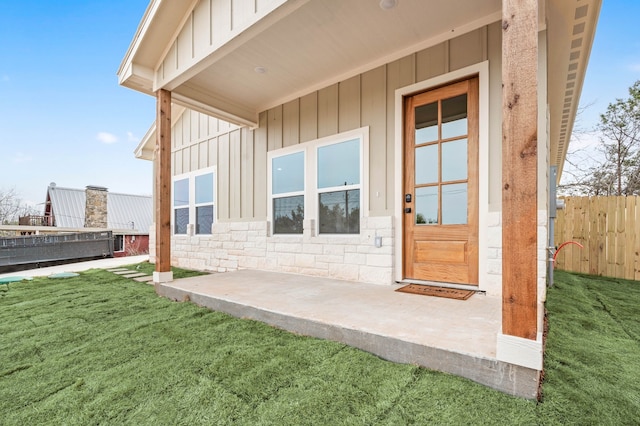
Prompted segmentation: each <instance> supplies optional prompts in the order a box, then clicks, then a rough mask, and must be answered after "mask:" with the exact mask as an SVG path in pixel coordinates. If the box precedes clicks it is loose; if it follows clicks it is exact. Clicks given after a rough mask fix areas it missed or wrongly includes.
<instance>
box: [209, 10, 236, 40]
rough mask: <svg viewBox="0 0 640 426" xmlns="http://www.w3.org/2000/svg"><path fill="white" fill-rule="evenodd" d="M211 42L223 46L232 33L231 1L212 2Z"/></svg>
mask: <svg viewBox="0 0 640 426" xmlns="http://www.w3.org/2000/svg"><path fill="white" fill-rule="evenodd" d="M211 22H212V25H211V40H212V44H213V45H214V46H218V45H221V44H222V43H223V42H224V41H225V39H226V38H227V37H228V36H229V31H231V0H211Z"/></svg>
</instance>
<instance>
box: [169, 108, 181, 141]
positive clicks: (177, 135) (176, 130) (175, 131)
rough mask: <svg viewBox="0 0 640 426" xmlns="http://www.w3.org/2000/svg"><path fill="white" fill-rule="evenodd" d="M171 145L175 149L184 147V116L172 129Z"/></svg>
mask: <svg viewBox="0 0 640 426" xmlns="http://www.w3.org/2000/svg"><path fill="white" fill-rule="evenodd" d="M171 133H172V135H171V136H172V137H171V144H172V147H173V148H179V147H181V146H182V116H181V117H180V118H179V119H178V120H177V121H176V124H174V125H173V127H172V128H171Z"/></svg>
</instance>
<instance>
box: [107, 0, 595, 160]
mask: <svg viewBox="0 0 640 426" xmlns="http://www.w3.org/2000/svg"><path fill="white" fill-rule="evenodd" d="M273 1H276V0H273ZM379 3H380V0H349V1H344V0H288V1H283V2H282V4H281V5H280V6H279V7H277V8H276V9H275V10H274V11H272V12H271V13H270V14H268V15H267V16H265V17H263V19H261V20H260V21H258V22H257V23H256V24H253V25H252V26H250V27H249V28H247V29H245V30H244V31H243V32H242V33H239V34H238V35H236V36H235V37H234V38H232V39H231V40H230V41H228V42H227V43H226V44H225V45H223V46H221V47H220V48H218V49H216V50H215V51H213V52H212V53H210V54H209V55H207V56H206V57H204V58H203V59H202V60H200V61H198V62H195V63H192V64H190V66H188V67H185V69H184V70H180V73H178V74H177V75H175V76H173V77H171V78H170V79H166V78H163V77H162V74H163V72H164V71H163V69H162V66H163V65H162V64H163V61H164V60H165V58H167V56H168V55H170V54H176V55H177V53H176V52H173V51H172V50H171V47H172V45H175V44H177V43H178V41H176V40H177V38H178V36H177V34H179V31H180V29H181V28H183V27H184V26H185V25H188V23H189V22H190V19H193V17H192V11H193V9H194V8H195V7H196V4H198V2H195V1H194V2H186V1H179V2H176V1H172V0H152V1H151V3H150V5H149V8H148V9H147V12H146V13H145V16H144V17H143V21H142V22H141V24H140V27H139V28H138V32H137V34H136V37H135V38H134V40H133V42H132V44H131V46H130V48H129V51H128V52H127V55H126V57H125V58H124V60H123V63H122V65H121V67H120V70H119V71H118V76H119V78H120V84H122V85H124V86H127V87H130V88H132V89H134V90H138V91H141V92H144V93H148V94H152V93H154V92H155V91H156V90H158V89H160V88H164V89H167V90H171V91H172V93H173V100H174V102H176V103H179V104H181V105H184V106H187V107H190V108H192V109H195V110H197V111H200V112H203V113H207V114H210V115H213V116H216V117H218V118H220V119H223V120H226V121H230V122H233V123H236V124H241V125H250V126H256V125H257V120H258V114H259V113H260V112H261V111H264V110H266V109H269V108H270V107H273V106H277V105H280V104H282V103H285V102H287V101H289V100H292V99H295V98H297V97H299V96H302V95H305V94H308V93H310V92H312V91H313V90H317V89H320V88H323V87H326V86H327V85H330V84H332V83H336V82H338V81H341V80H344V79H346V78H349V77H352V76H354V75H357V74H358V73H360V72H363V71H366V70H368V69H371V68H374V67H376V66H381V65H383V64H385V63H387V62H390V61H392V60H395V59H397V58H401V57H403V56H405V55H408V54H411V53H413V52H415V51H418V50H420V49H423V48H425V47H428V46H431V45H434V44H436V43H439V42H441V41H444V40H447V39H450V38H452V37H455V36H457V35H461V34H463V33H465V32H468V31H471V30H473V29H476V28H478V27H480V26H482V25H486V24H488V23H491V22H495V21H497V20H500V19H501V8H502V1H501V0H472V1H469V0H448V1H439V0H398V2H397V6H396V7H395V8H393V9H391V10H383V9H382V8H381V7H380V6H379ZM600 4H601V0H547V1H544V0H540V21H541V23H542V24H541V28H544V26H545V25H546V28H547V29H548V31H549V33H548V34H549V41H550V42H549V44H548V46H547V51H548V63H547V70H548V71H547V72H548V95H549V96H548V101H549V109H550V114H551V127H550V135H551V156H550V159H551V163H552V164H557V165H559V166H560V167H561V165H562V162H563V161H564V157H565V154H566V150H567V147H568V141H569V138H570V135H571V130H572V126H573V119H574V117H575V112H576V110H577V106H578V101H579V95H580V90H581V87H582V81H583V78H584V73H585V71H586V66H587V62H588V57H589V53H590V50H591V44H592V41H593V35H594V32H595V25H596V22H597V18H598V13H599V9H600ZM187 5H188V6H187ZM578 39H579V40H578ZM192 50H195V48H194V47H193V44H192ZM257 71H264V72H257ZM541 107H542V106H541Z"/></svg>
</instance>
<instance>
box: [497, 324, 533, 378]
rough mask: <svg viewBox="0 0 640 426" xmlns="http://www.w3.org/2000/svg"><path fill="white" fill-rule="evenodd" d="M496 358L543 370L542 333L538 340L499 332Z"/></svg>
mask: <svg viewBox="0 0 640 426" xmlns="http://www.w3.org/2000/svg"><path fill="white" fill-rule="evenodd" d="M496 358H497V359H498V361H504V362H508V363H509V364H514V365H519V366H522V367H527V368H531V369H533V370H538V371H542V363H543V350H542V333H538V336H537V339H536V340H531V339H525V338H522V337H516V336H510V335H508V334H502V333H499V334H498V342H497V347H496Z"/></svg>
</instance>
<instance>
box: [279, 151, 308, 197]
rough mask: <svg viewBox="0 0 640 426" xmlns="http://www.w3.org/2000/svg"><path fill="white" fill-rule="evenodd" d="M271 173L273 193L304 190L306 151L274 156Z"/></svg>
mask: <svg viewBox="0 0 640 426" xmlns="http://www.w3.org/2000/svg"><path fill="white" fill-rule="evenodd" d="M271 175H272V181H271V190H272V193H273V194H286V193H287V192H298V191H304V152H302V151H300V152H296V153H294V154H289V155H283V156H281V157H275V158H273V159H272V160H271Z"/></svg>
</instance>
